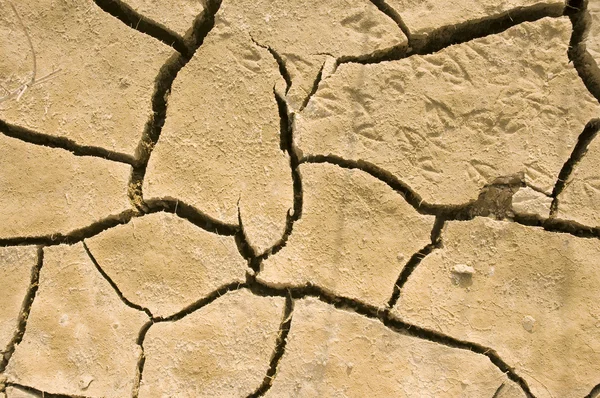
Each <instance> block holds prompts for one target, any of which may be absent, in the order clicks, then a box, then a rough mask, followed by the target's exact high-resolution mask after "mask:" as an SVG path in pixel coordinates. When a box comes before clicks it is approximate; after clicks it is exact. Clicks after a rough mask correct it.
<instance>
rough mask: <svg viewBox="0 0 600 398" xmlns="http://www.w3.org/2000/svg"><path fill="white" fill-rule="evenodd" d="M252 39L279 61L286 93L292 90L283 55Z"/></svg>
mask: <svg viewBox="0 0 600 398" xmlns="http://www.w3.org/2000/svg"><path fill="white" fill-rule="evenodd" d="M250 40H252V42H253V43H254V44H256V45H257V46H258V47H260V48H264V49H265V50H267V51H268V52H269V54H271V56H272V57H273V59H274V60H275V62H277V66H278V67H279V74H280V75H281V77H282V78H283V80H284V81H285V94H287V93H288V91H290V88H291V87H292V76H291V75H290V73H289V72H288V70H287V67H286V65H285V61H284V59H283V57H282V56H281V55H279V53H278V52H277V51H275V49H273V48H272V47H271V46H267V45H265V44H261V43H259V42H258V41H256V40H255V39H254V37H252V36H250ZM282 149H283V148H282Z"/></svg>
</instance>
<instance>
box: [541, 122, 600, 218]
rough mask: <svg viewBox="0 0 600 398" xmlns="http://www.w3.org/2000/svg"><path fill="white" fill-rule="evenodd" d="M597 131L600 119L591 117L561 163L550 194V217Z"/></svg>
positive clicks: (599, 127) (554, 213) (555, 211)
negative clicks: (568, 154) (564, 160)
mask: <svg viewBox="0 0 600 398" xmlns="http://www.w3.org/2000/svg"><path fill="white" fill-rule="evenodd" d="M598 131H600V119H592V120H591V121H589V122H588V124H586V125H585V128H584V129H583V131H582V132H581V134H580V135H579V138H578V139H577V144H575V148H573V151H572V152H571V156H570V157H569V159H568V160H567V161H566V162H565V164H564V165H563V167H562V169H561V170H560V173H558V178H557V179H556V183H555V184H554V189H553V190H552V195H551V197H552V205H551V206H550V217H555V216H556V213H557V212H558V196H559V195H560V194H561V192H562V191H563V189H564V188H565V186H566V183H567V181H568V180H569V177H570V176H571V173H572V172H573V170H574V169H575V167H576V166H577V164H578V163H579V162H580V161H581V159H583V156H584V155H585V154H586V153H587V149H588V147H589V145H590V143H591V142H592V140H593V139H594V137H596V135H597V134H598Z"/></svg>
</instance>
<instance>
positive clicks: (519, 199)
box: [512, 187, 552, 218]
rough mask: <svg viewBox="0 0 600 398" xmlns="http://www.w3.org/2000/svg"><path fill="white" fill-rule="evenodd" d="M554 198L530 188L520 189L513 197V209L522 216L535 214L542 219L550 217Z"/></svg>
mask: <svg viewBox="0 0 600 398" xmlns="http://www.w3.org/2000/svg"><path fill="white" fill-rule="evenodd" d="M551 205H552V198H551V197H550V196H548V195H545V194H543V193H541V192H538V191H536V190H534V189H532V188H530V187H523V188H520V189H519V190H518V191H517V192H515V194H514V195H513V196H512V209H513V210H514V211H515V212H517V213H521V214H535V215H538V216H539V217H542V218H548V217H549V216H550V207H551Z"/></svg>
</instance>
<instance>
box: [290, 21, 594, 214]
mask: <svg viewBox="0 0 600 398" xmlns="http://www.w3.org/2000/svg"><path fill="white" fill-rule="evenodd" d="M570 35H571V24H570V22H569V20H568V19H566V18H561V19H550V18H545V19H542V20H540V21H538V22H535V23H523V24H521V25H518V26H516V27H513V28H510V29H508V30H507V31H505V32H503V33H501V34H497V35H491V36H487V37H484V38H480V39H476V40H473V41H470V42H467V43H465V44H460V45H455V46H451V47H448V48H446V49H444V50H441V51H440V52H438V53H435V54H432V55H427V56H413V57H409V58H407V59H403V60H399V61H394V62H384V63H381V64H375V65H358V64H343V65H340V67H339V68H338V70H337V72H336V73H335V74H333V75H332V76H331V77H329V78H328V79H326V80H324V81H323V82H321V85H320V87H319V90H318V91H317V92H316V94H315V95H314V96H313V98H312V100H311V101H310V102H309V104H308V106H307V107H306V108H305V110H304V111H303V112H302V113H301V114H300V115H299V116H298V118H297V126H298V134H297V143H298V145H299V147H300V149H301V150H302V151H303V152H304V154H329V153H333V154H336V155H339V156H342V157H345V158H350V159H363V160H366V161H370V162H372V163H375V164H376V165H378V166H380V167H383V168H384V169H386V170H388V171H390V172H392V173H393V174H395V175H397V176H398V177H399V178H401V179H402V180H404V181H405V182H406V183H408V184H409V185H410V186H412V188H414V189H416V191H417V192H418V193H419V194H421V195H422V196H423V199H424V200H426V201H429V202H437V203H444V204H450V203H452V204H456V203H463V202H466V201H468V200H471V199H475V198H477V195H478V192H479V191H480V189H481V188H482V187H483V186H484V185H485V184H489V183H491V182H493V181H494V180H495V179H496V178H497V177H499V176H507V175H514V174H517V173H519V172H524V173H525V177H526V180H527V181H529V182H530V183H531V184H532V185H533V186H535V187H537V188H539V189H542V190H543V191H544V192H548V193H549V192H551V190H552V187H553V186H554V182H555V180H556V177H557V175H558V173H559V171H560V169H561V167H562V165H563V163H564V162H565V160H566V159H568V158H569V155H570V153H571V150H572V148H573V146H574V145H575V143H576V140H577V137H578V135H579V133H580V132H581V131H582V130H583V126H584V125H585V124H586V123H587V122H588V121H589V120H590V119H591V118H592V117H594V116H597V114H598V112H600V106H598V103H597V101H596V100H595V99H594V98H593V97H592V96H591V95H590V94H589V93H588V92H587V90H586V88H585V87H584V85H583V83H582V81H581V79H580V78H579V76H578V75H577V72H576V71H575V69H574V68H573V66H572V65H570V64H569V59H568V58H567V47H568V43H569V38H570Z"/></svg>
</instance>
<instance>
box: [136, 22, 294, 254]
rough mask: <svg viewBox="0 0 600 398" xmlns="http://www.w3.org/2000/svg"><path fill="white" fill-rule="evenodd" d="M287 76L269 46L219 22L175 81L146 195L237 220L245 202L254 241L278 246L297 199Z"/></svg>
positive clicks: (259, 246) (245, 217)
mask: <svg viewBox="0 0 600 398" xmlns="http://www.w3.org/2000/svg"><path fill="white" fill-rule="evenodd" d="M281 81H282V78H281V76H280V74H279V69H278V66H277V63H276V62H275V60H274V59H273V57H272V56H271V54H269V52H268V51H267V50H265V49H263V48H261V47H259V46H257V45H255V44H254V43H253V42H252V40H251V39H250V37H249V36H248V35H246V34H244V33H241V32H240V31H239V30H238V29H237V28H235V27H231V26H227V25H226V24H224V23H220V24H217V26H215V28H214V29H213V30H212V31H211V32H210V34H209V35H208V37H207V38H206V39H205V41H204V44H203V45H202V47H200V49H199V50H198V51H197V52H196V55H195V56H194V58H193V59H192V60H191V61H190V62H189V63H188V64H187V65H186V67H185V68H183V70H182V71H181V72H180V73H179V75H178V77H177V79H176V80H175V83H174V86H173V93H172V94H171V97H170V99H169V108H168V111H167V121H166V124H165V126H164V129H163V132H162V135H161V137H160V140H159V141H158V144H157V146H156V148H155V149H154V152H153V153H152V157H151V158H150V163H149V165H148V170H147V173H146V179H145V185H144V194H145V197H146V198H149V197H164V196H173V197H177V198H178V199H180V200H183V201H185V202H186V203H188V204H190V205H192V206H195V207H197V208H198V209H200V210H201V211H203V212H205V213H207V214H209V215H210V216H212V217H214V218H217V219H219V220H221V221H224V222H227V223H231V224H237V223H238V202H239V206H240V210H241V216H242V220H243V223H244V227H245V230H246V232H247V234H248V236H249V239H250V242H251V244H252V245H254V246H255V247H256V248H257V249H258V250H259V251H262V250H265V249H266V248H268V247H269V246H271V245H272V244H274V243H275V242H276V241H277V240H278V239H279V238H280V237H281V235H282V234H283V231H284V229H285V220H286V214H287V211H288V209H290V208H291V207H292V198H293V194H292V177H291V171H290V166H289V159H288V156H287V155H286V154H285V153H284V152H283V151H282V150H281V149H280V144H279V140H280V137H279V123H280V120H279V114H278V109H277V103H276V101H275V96H274V94H273V87H274V86H275V84H276V83H277V82H281Z"/></svg>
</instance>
